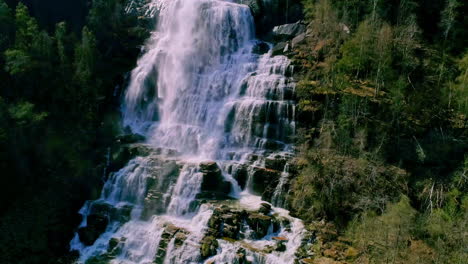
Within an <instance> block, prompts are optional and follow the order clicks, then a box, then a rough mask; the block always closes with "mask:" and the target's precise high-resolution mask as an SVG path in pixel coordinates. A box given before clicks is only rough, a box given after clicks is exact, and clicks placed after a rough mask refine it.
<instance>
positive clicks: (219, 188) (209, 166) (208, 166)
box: [197, 161, 231, 199]
mask: <svg viewBox="0 0 468 264" xmlns="http://www.w3.org/2000/svg"><path fill="white" fill-rule="evenodd" d="M199 166H200V172H201V173H203V180H202V183H201V193H204V194H203V195H199V196H197V197H198V198H199V199H225V198H226V196H227V195H228V194H229V192H230V191H231V184H230V183H229V182H228V181H226V180H224V177H223V175H222V172H221V169H220V168H219V167H218V164H216V162H214V161H208V162H202V163H200V165H199ZM208 196H211V197H208Z"/></svg>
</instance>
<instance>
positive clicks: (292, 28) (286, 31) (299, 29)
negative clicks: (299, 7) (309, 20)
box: [273, 22, 306, 41]
mask: <svg viewBox="0 0 468 264" xmlns="http://www.w3.org/2000/svg"><path fill="white" fill-rule="evenodd" d="M305 32H306V26H305V25H303V24H301V23H300V22H296V23H293V24H284V25H280V26H276V27H274V28H273V38H274V39H275V40H276V41H286V40H291V39H293V38H294V37H296V36H299V35H301V34H303V33H305Z"/></svg>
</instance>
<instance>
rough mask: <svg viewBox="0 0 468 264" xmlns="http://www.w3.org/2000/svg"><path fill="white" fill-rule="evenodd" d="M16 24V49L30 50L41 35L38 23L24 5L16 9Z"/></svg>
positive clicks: (19, 5) (21, 4)
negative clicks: (39, 34)
mask: <svg viewBox="0 0 468 264" xmlns="http://www.w3.org/2000/svg"><path fill="white" fill-rule="evenodd" d="M15 22H16V37H15V48H17V49H21V50H28V48H29V47H30V45H31V43H33V42H34V40H35V38H36V36H37V35H38V33H39V26H38V25H37V21H36V20H35V19H34V18H32V17H31V16H29V11H28V8H27V7H26V6H25V5H24V4H23V3H19V4H18V6H17V7H16V15H15Z"/></svg>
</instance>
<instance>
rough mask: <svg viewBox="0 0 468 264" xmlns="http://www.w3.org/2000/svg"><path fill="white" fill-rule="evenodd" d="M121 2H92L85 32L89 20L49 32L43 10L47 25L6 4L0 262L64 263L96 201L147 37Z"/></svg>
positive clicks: (1, 12) (1, 59)
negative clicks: (122, 89)
mask: <svg viewBox="0 0 468 264" xmlns="http://www.w3.org/2000/svg"><path fill="white" fill-rule="evenodd" d="M10 2H13V1H10ZM84 2H86V1H81V3H82V4H83V3H84ZM123 2H124V1H121V0H94V1H92V5H91V7H90V12H89V16H88V17H87V19H86V23H85V24H84V25H83V24H82V25H78V22H79V21H81V20H82V21H85V17H84V14H83V18H82V19H81V18H76V19H74V20H70V21H64V22H60V23H58V24H56V26H55V28H52V27H51V26H50V21H49V20H47V21H45V20H46V19H45V16H44V13H41V12H42V11H41V10H43V9H41V8H42V7H41V8H39V9H37V6H35V5H33V8H35V15H36V17H39V18H40V19H41V20H40V21H42V23H41V24H40V23H39V22H38V20H36V18H35V17H32V16H31V15H30V13H29V10H28V8H27V7H26V6H25V5H24V4H23V3H19V4H17V5H15V3H10V4H11V5H10V6H9V5H7V4H6V3H5V2H4V1H3V0H0V83H1V89H0V120H1V123H0V171H1V172H2V173H1V174H0V175H1V176H0V201H1V203H0V219H1V221H0V233H1V236H0V262H1V263H28V264H29V263H57V262H59V263H60V262H66V260H67V254H68V246H67V245H68V242H69V241H70V239H71V236H72V235H73V229H74V228H75V227H76V225H77V222H78V221H80V218H79V216H78V215H77V213H76V212H77V210H78V209H79V207H80V206H81V205H82V203H83V201H84V200H87V199H91V198H95V197H96V196H97V195H98V191H99V189H100V185H101V183H102V181H101V177H102V169H103V168H102V166H101V165H100V164H102V162H103V159H104V151H105V149H104V148H105V147H107V146H109V144H110V142H111V140H112V135H113V134H114V133H116V131H115V127H116V125H115V122H114V121H115V119H116V115H117V113H118V112H117V110H116V107H115V106H116V103H117V102H118V94H115V95H114V88H115V87H116V86H117V85H123V82H124V79H123V78H124V77H123V76H124V74H125V73H126V72H128V71H130V70H131V69H132V68H133V66H134V64H135V60H136V57H137V55H138V53H139V46H140V45H141V44H142V43H143V41H144V39H146V38H147V31H146V29H145V28H144V23H145V22H144V21H143V20H138V19H137V17H136V16H134V15H127V14H126V13H125V11H124V6H123ZM44 5H46V4H44ZM15 6H16V7H15ZM74 11H75V10H70V12H74ZM69 15H70V17H75V14H69ZM65 16H67V15H66V14H65ZM77 21H78V22H77ZM68 22H71V23H72V24H73V27H74V28H73V30H71V29H70V27H69V26H68ZM78 26H79V27H80V28H81V29H77V27H78Z"/></svg>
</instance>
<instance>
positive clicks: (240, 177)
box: [232, 164, 249, 190]
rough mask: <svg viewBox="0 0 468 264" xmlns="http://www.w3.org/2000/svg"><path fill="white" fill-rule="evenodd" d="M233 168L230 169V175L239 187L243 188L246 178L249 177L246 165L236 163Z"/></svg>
mask: <svg viewBox="0 0 468 264" xmlns="http://www.w3.org/2000/svg"><path fill="white" fill-rule="evenodd" d="M235 168H236V169H235V170H234V169H233V171H232V177H233V178H234V179H235V180H236V181H237V184H239V186H240V187H241V189H242V190H243V189H245V185H246V184H247V179H248V178H249V174H248V172H247V166H245V165H243V164H236V165H235Z"/></svg>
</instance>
